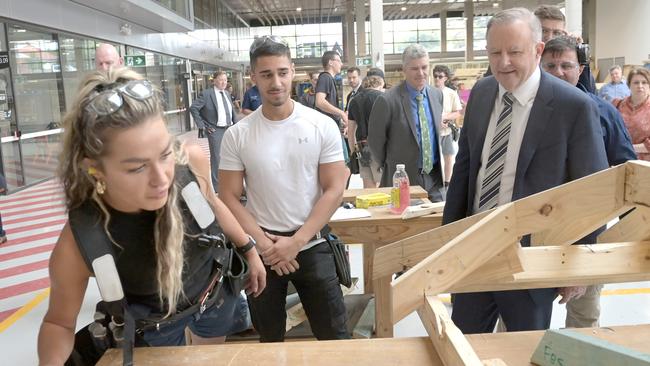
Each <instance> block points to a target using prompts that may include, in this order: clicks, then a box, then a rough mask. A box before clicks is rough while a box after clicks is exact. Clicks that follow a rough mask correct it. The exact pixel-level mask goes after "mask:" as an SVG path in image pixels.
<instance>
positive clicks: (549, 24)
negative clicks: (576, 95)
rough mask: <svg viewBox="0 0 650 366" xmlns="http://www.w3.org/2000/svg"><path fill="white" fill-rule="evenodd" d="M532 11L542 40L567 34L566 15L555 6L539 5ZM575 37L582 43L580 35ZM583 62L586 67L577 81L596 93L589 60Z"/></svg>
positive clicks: (545, 40)
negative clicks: (540, 31) (539, 24)
mask: <svg viewBox="0 0 650 366" xmlns="http://www.w3.org/2000/svg"><path fill="white" fill-rule="evenodd" d="M534 13H535V16H536V17H537V19H539V21H540V23H541V24H542V42H548V41H550V40H551V39H553V38H555V37H560V36H564V35H567V34H568V33H567V31H566V17H565V16H564V14H563V13H562V11H561V10H560V8H558V7H557V6H554V5H540V6H538V7H537V9H535V11H534ZM575 37H576V39H577V40H578V41H579V42H578V43H582V37H580V36H575ZM585 62H586V66H587V67H585V68H583V70H582V73H580V81H579V82H580V84H582V86H584V88H585V89H587V91H589V92H590V93H596V81H595V80H594V78H593V76H592V75H591V69H590V68H589V67H588V66H589V60H585Z"/></svg>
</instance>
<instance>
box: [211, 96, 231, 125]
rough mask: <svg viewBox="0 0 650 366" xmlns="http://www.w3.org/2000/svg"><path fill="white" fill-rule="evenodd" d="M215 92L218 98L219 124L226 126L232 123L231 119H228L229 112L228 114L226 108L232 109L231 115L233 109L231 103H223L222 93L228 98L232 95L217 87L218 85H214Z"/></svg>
mask: <svg viewBox="0 0 650 366" xmlns="http://www.w3.org/2000/svg"><path fill="white" fill-rule="evenodd" d="M214 93H215V96H216V99H217V126H219V127H226V126H228V125H230V124H231V122H230V121H228V120H227V116H228V115H227V114H226V108H228V111H230V115H231V116H232V110H231V108H230V103H226V105H225V106H224V105H223V98H222V97H221V93H223V96H224V97H225V98H226V100H228V99H229V98H230V96H229V95H228V94H226V92H225V91H223V90H220V89H217V87H216V86H215V87H214Z"/></svg>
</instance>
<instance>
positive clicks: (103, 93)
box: [86, 80, 153, 116]
mask: <svg viewBox="0 0 650 366" xmlns="http://www.w3.org/2000/svg"><path fill="white" fill-rule="evenodd" d="M124 95H127V96H128V97H129V98H133V99H136V100H146V99H149V98H151V96H153V86H152V85H151V83H150V82H149V81H148V80H131V81H129V82H127V83H126V84H117V85H116V84H111V85H108V86H105V85H100V86H98V87H97V88H95V92H94V94H93V95H92V96H91V97H90V100H89V102H88V105H87V106H86V109H87V110H89V111H91V112H93V113H95V114H97V115H98V116H108V115H109V114H112V113H115V112H116V111H118V110H119V109H120V108H122V106H123V105H124V98H123V96H124Z"/></svg>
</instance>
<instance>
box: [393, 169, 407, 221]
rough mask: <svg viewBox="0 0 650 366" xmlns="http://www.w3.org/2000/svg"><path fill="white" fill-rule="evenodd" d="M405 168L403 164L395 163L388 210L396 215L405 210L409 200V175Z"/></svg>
mask: <svg viewBox="0 0 650 366" xmlns="http://www.w3.org/2000/svg"><path fill="white" fill-rule="evenodd" d="M405 169H406V166H405V165H404V164H397V170H395V174H393V189H391V191H390V212H391V213H394V214H396V215H399V214H401V213H402V212H403V211H404V210H406V208H407V207H408V206H409V203H410V202H411V191H410V188H409V186H410V184H409V177H408V175H407V174H406V170H405Z"/></svg>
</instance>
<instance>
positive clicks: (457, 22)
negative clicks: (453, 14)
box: [447, 18, 465, 51]
mask: <svg viewBox="0 0 650 366" xmlns="http://www.w3.org/2000/svg"><path fill="white" fill-rule="evenodd" d="M464 50H465V18H447V51H464Z"/></svg>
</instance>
